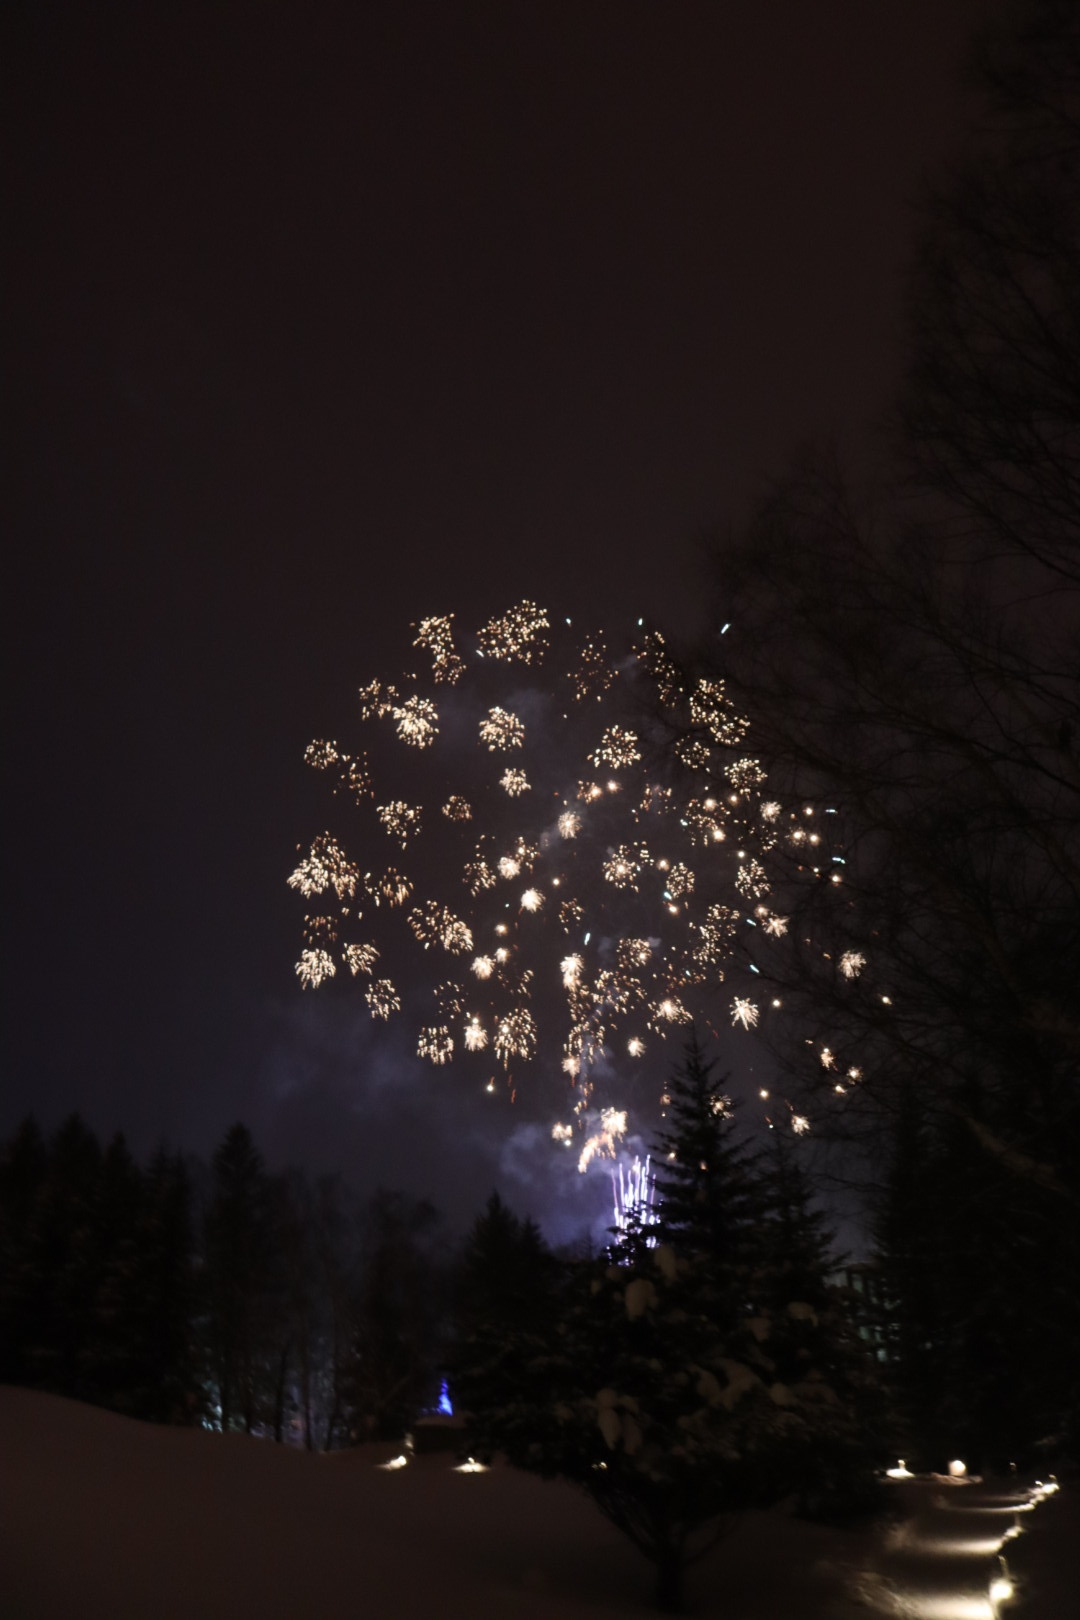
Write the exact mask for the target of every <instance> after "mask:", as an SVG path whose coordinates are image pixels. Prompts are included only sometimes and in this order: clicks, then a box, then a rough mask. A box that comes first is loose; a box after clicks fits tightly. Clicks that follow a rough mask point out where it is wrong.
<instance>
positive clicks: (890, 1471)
mask: <svg viewBox="0 0 1080 1620" xmlns="http://www.w3.org/2000/svg"><path fill="white" fill-rule="evenodd" d="M885 1473H886V1476H887V1478H889V1479H914V1478H915V1475H914V1474H913V1473H912V1472H911V1469H910V1468H909V1467H908V1466H907V1463H906V1462H905V1461H904V1459H903V1457H900V1458H899V1459H898V1460H897V1464H896V1467H895V1468H886V1470H885Z"/></svg>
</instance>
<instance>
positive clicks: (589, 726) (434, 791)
mask: <svg viewBox="0 0 1080 1620" xmlns="http://www.w3.org/2000/svg"><path fill="white" fill-rule="evenodd" d="M413 646H414V648H416V649H419V650H420V651H421V652H423V653H425V654H426V655H427V658H428V659H429V660H430V671H429V672H428V673H426V674H423V675H417V674H408V675H399V676H398V677H397V678H396V679H395V681H394V682H392V683H391V682H386V681H382V680H380V679H376V680H372V681H370V682H369V683H368V685H367V686H365V687H363V688H362V689H361V691H360V722H361V725H362V727H363V731H364V735H363V739H362V740H363V743H364V748H363V750H359V749H356V750H353V751H352V752H351V753H345V752H344V751H343V750H342V748H341V747H340V746H339V744H338V743H337V742H331V741H317V742H313V743H312V744H311V745H310V746H309V748H308V750H307V755H306V758H307V763H308V764H309V765H310V766H311V768H312V769H314V770H316V771H318V772H320V773H321V774H323V775H324V776H325V777H327V778H328V779H329V781H330V782H331V783H332V784H333V786H334V790H335V791H337V790H338V789H339V788H340V787H342V786H345V787H347V788H349V790H350V797H351V799H352V800H353V801H354V806H355V807H354V808H353V809H352V810H351V811H350V814H351V815H352V816H353V817H354V818H355V824H354V825H353V827H352V828H351V830H350V831H349V832H348V833H347V834H346V833H345V832H344V831H342V832H341V834H340V840H341V841H339V837H338V836H337V835H336V834H331V833H329V832H327V833H324V834H322V835H320V837H318V838H316V839H315V841H314V842H313V843H312V844H311V846H310V848H309V849H307V850H306V851H302V852H301V857H300V859H299V862H298V864H297V866H296V869H295V870H294V872H293V873H292V875H291V876H290V878H289V880H288V881H289V883H290V885H291V886H292V887H293V888H294V889H295V890H297V891H298V893H299V894H300V895H301V896H303V898H304V899H305V900H309V899H311V898H313V897H316V898H317V907H315V908H313V910H317V911H318V915H317V916H315V917H309V919H308V926H307V929H306V932H305V938H304V945H305V948H304V950H303V952H302V954H301V956H300V959H299V961H298V963H297V967H296V971H297V974H298V976H299V978H300V980H301V983H302V984H303V985H304V986H305V987H308V988H315V987H317V986H320V985H323V984H326V983H327V982H328V981H330V980H331V979H333V978H334V977H335V975H336V974H337V971H338V968H339V967H343V968H344V969H345V970H346V974H345V977H346V978H356V977H360V978H362V979H363V980H364V981H366V983H365V987H364V990H363V995H364V998H365V1000H366V1003H367V1007H368V1009H369V1011H370V1013H371V1016H372V1018H374V1019H377V1020H384V1019H391V1018H397V1017H401V1018H406V1019H408V1020H409V1021H410V1023H411V1024H412V1028H413V1032H414V1033H413V1039H414V1041H415V1044H416V1050H417V1052H418V1054H419V1056H420V1057H421V1058H423V1059H425V1060H426V1061H428V1062H430V1063H432V1064H435V1065H438V1066H442V1065H445V1064H448V1063H450V1062H454V1063H464V1064H474V1065H479V1066H480V1067H481V1069H482V1071H483V1077H484V1079H485V1080H487V1081H488V1089H490V1088H491V1067H492V1061H493V1060H494V1062H495V1063H496V1065H498V1066H501V1067H502V1068H503V1069H504V1070H506V1071H507V1073H508V1074H511V1072H512V1074H513V1076H514V1078H513V1082H512V1083H513V1084H514V1085H515V1086H516V1085H517V1084H518V1082H519V1078H520V1074H521V1072H522V1071H524V1070H526V1069H529V1068H536V1069H538V1070H542V1071H543V1072H546V1073H547V1074H549V1075H561V1076H564V1077H567V1078H569V1080H570V1081H571V1082H572V1084H573V1085H574V1086H575V1087H576V1100H573V1099H572V1103H571V1109H572V1111H573V1112H575V1113H576V1116H577V1126H578V1128H579V1129H582V1130H584V1129H585V1125H584V1119H585V1115H586V1112H588V1113H589V1114H590V1117H591V1118H593V1119H594V1120H595V1119H596V1118H597V1117H599V1118H600V1119H601V1125H600V1126H599V1127H598V1128H597V1129H596V1130H595V1131H594V1132H593V1133H592V1135H591V1136H590V1137H589V1139H588V1141H587V1142H586V1146H585V1149H583V1156H584V1162H585V1163H588V1162H589V1161H590V1160H591V1159H592V1158H594V1157H596V1156H601V1157H602V1156H605V1155H611V1154H613V1153H614V1145H615V1142H616V1141H617V1140H618V1137H619V1135H620V1130H619V1129H618V1127H619V1124H620V1121H621V1130H622V1131H625V1116H624V1115H623V1114H622V1112H621V1110H619V1109H609V1110H607V1111H606V1112H604V1113H602V1114H601V1115H600V1116H596V1115H595V1114H592V1113H591V1110H588V1109H587V1108H586V1105H587V1103H588V1100H589V1097H590V1095H591V1093H592V1090H593V1086H594V1071H595V1070H596V1067H597V1063H598V1060H599V1059H600V1058H601V1057H602V1056H603V1055H604V1053H605V1050H607V1051H609V1052H611V1053H615V1052H618V1053H619V1054H620V1055H621V1056H622V1057H623V1059H624V1060H626V1059H629V1060H637V1059H640V1058H641V1057H642V1056H643V1055H644V1054H645V1053H646V1051H647V1050H650V1049H655V1048H656V1047H657V1045H658V1043H659V1042H661V1041H663V1040H665V1039H669V1038H670V1037H672V1036H673V1035H674V1036H676V1038H677V1037H678V1035H679V1033H680V1031H682V1030H683V1029H685V1027H686V1026H687V1025H689V1024H690V1023H691V1021H692V1020H693V1019H695V1018H697V1017H701V1018H702V1019H703V1020H704V1021H706V1022H708V1020H709V1018H717V1019H721V1020H723V1021H724V1022H727V1020H728V1019H730V1021H731V1022H732V1023H734V1024H735V1025H737V1026H739V1027H741V1028H743V1029H745V1030H750V1029H753V1028H754V1027H755V1026H756V1025H757V1024H758V1021H759V1019H763V1018H764V1016H765V1013H764V1011H763V1010H762V1009H761V1008H760V1007H759V1004H758V1002H757V1001H756V1000H755V999H753V998H752V997H751V995H750V994H749V993H744V987H743V986H741V985H739V984H736V985H735V986H734V987H733V988H734V989H735V990H737V991H738V992H739V993H738V994H736V996H735V999H734V1000H732V999H731V995H732V988H729V989H728V991H727V999H726V1002H725V1001H724V1000H722V999H721V992H720V991H719V987H720V986H721V985H722V984H723V983H724V981H725V979H726V978H727V977H729V976H730V975H733V974H734V975H737V974H738V973H739V971H740V970H741V967H745V965H746V951H745V949H744V947H743V943H742V942H743V941H744V940H745V938H746V937H747V936H746V930H747V929H748V928H749V930H750V931H751V932H753V931H754V930H757V932H758V935H759V937H760V935H761V933H764V934H765V935H769V936H773V937H774V938H776V939H779V938H780V937H781V936H782V935H783V933H784V931H785V929H786V926H787V924H786V919H785V918H783V917H780V916H777V915H776V914H775V913H773V912H772V911H771V910H770V908H769V906H768V905H767V904H765V903H764V897H765V896H767V895H769V893H770V869H769V864H768V863H769V860H770V859H771V857H770V855H769V851H771V850H772V849H773V848H774V846H775V845H777V844H778V842H780V841H781V840H782V835H783V833H784V831H785V828H784V825H783V823H784V821H785V818H786V812H785V810H784V808H783V807H782V805H781V803H780V801H779V800H777V799H775V798H770V799H766V798H765V797H764V792H765V786H766V781H765V771H764V769H763V767H762V766H761V764H760V763H759V762H758V761H757V760H755V759H753V758H751V757H749V756H748V755H747V754H746V746H747V744H746V738H747V733H748V726H747V723H746V721H745V719H744V718H743V717H742V716H741V715H739V714H738V713H737V712H736V711H735V710H734V708H733V707H732V705H731V703H730V701H729V699H728V697H727V694H726V692H725V691H724V688H723V685H722V683H721V682H718V681H705V680H697V681H695V680H693V679H684V678H683V676H682V674H681V673H680V671H679V669H678V667H677V665H676V663H675V661H674V660H673V659H672V658H671V657H670V655H669V653H668V651H667V649H666V647H665V645H664V642H663V639H662V637H660V636H659V635H658V634H656V633H655V632H654V633H650V634H647V635H644V636H643V637H642V638H641V639H640V640H639V642H638V644H637V645H636V646H635V647H633V648H632V649H630V650H629V651H624V652H623V653H622V654H621V655H620V656H619V657H618V658H616V657H615V656H614V654H613V653H612V652H610V651H609V650H608V648H607V645H606V643H605V641H604V639H603V637H602V636H601V635H599V634H598V633H596V632H593V633H591V634H587V635H585V636H584V637H581V636H578V635H577V634H576V633H575V632H574V631H573V629H572V628H571V627H569V624H567V626H566V627H563V626H559V627H558V630H557V632H556V631H553V627H552V621H551V619H550V617H549V615H548V613H547V612H546V611H545V610H544V609H542V608H540V607H538V606H537V605H536V604H535V603H532V602H522V603H520V604H518V606H516V607H514V608H511V609H510V610H509V611H508V612H507V613H505V614H503V615H501V616H500V617H497V618H494V619H492V620H490V621H489V622H488V623H487V624H485V625H484V626H483V627H482V628H481V629H480V630H479V631H478V632H477V633H476V635H475V636H474V637H472V638H470V637H469V636H467V635H459V634H457V633H456V631H455V626H454V624H453V622H452V621H451V619H450V618H449V617H443V618H439V617H431V618H426V619H423V620H421V621H420V622H419V624H418V625H417V626H416V627H415V639H414V641H413ZM676 740H677V741H678V746H677V747H673V746H672V744H673V742H674V741H676ZM507 755H510V756H511V757H512V758H513V761H514V763H513V764H512V765H510V764H509V763H508V760H507ZM373 784H374V787H373ZM376 801H377V802H376ZM798 830H800V831H801V830H802V829H801V827H800V828H799V829H798ZM388 836H389V837H390V838H391V839H393V840H394V841H396V843H397V844H398V845H399V846H400V849H401V850H402V852H403V853H402V856H401V857H400V858H401V859H402V860H404V858H405V852H406V851H407V854H408V870H407V871H403V870H399V869H398V868H397V867H393V866H391V867H384V866H381V865H373V866H372V869H371V870H368V871H365V870H364V864H363V863H366V862H370V861H373V860H374V861H378V859H379V857H378V853H377V852H378V849H379V845H380V840H381V841H382V843H383V845H384V846H385V841H386V839H387V837H388ZM346 845H347V846H348V849H349V850H350V851H355V854H356V857H357V858H354V855H353V854H352V853H347V849H346ZM785 847H787V846H785ZM358 898H359V900H360V901H362V902H363V904H364V906H365V908H366V907H367V905H368V904H369V903H370V906H371V907H372V908H373V911H369V912H368V914H367V917H366V919H365V921H366V924H367V925H368V926H365V921H362V912H361V909H360V906H358V904H357V900H358ZM334 900H336V901H337V912H336V914H335V915H327V914H326V913H328V912H333V911H334V904H333V902H334ZM328 902H329V904H328ZM755 903H756V905H755ZM373 916H374V918H375V922H376V923H377V926H376V927H374V928H373V927H371V926H370V924H371V922H372V917H373ZM417 950H418V951H419V956H417V955H416V954H415V953H416V952H417ZM863 960H864V959H863V958H862V957H861V956H859V955H858V954H857V953H855V952H849V953H848V955H847V956H846V957H845V958H844V959H843V960H842V961H841V962H840V971H841V973H842V974H843V975H844V976H845V977H851V978H854V977H856V976H857V975H858V973H859V971H860V970H861V968H862V966H863ZM431 962H435V963H442V964H446V966H444V967H443V970H442V973H441V974H440V973H439V971H438V968H437V967H436V970H435V973H434V975H431V974H430V968H429V967H428V966H426V964H429V963H431ZM376 963H378V964H379V970H380V971H381V972H389V973H392V974H393V976H394V977H393V980H391V979H390V978H389V977H384V978H379V979H375V978H373V974H374V971H375V967H376ZM448 970H449V971H450V972H455V971H456V972H459V973H460V975H461V977H462V978H463V980H464V981H465V983H464V984H459V983H457V982H456V981H451V982H447V981H446V979H445V974H446V972H447V971H448ZM425 985H426V988H425ZM395 986H397V987H401V988H395ZM725 1005H726V1007H727V1009H728V1012H727V1014H726V1016H725V1013H724V1007H725ZM616 1037H618V1043H617V1045H615V1044H613V1043H614V1042H615V1040H616ZM497 1072H498V1070H496V1073H497ZM559 1083H560V1084H561V1085H565V1083H566V1082H565V1079H562V1080H560V1082H559ZM604 1122H606V1123H604Z"/></svg>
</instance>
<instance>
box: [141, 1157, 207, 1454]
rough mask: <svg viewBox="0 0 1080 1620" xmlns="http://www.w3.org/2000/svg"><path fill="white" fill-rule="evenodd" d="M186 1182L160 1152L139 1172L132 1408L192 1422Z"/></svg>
mask: <svg viewBox="0 0 1080 1620" xmlns="http://www.w3.org/2000/svg"><path fill="white" fill-rule="evenodd" d="M192 1249H193V1230H192V1217H191V1183H190V1179H189V1177H188V1173H187V1170H186V1169H185V1167H184V1163H183V1160H182V1159H181V1158H180V1157H179V1156H178V1155H177V1156H175V1157H174V1156H172V1155H170V1154H167V1153H164V1152H161V1153H158V1154H157V1155H156V1156H155V1158H154V1159H153V1161H152V1163H151V1165H150V1168H149V1170H148V1172H147V1174H146V1177H145V1194H144V1199H143V1216H142V1226H141V1229H140V1234H139V1257H138V1318H137V1325H136V1340H137V1343H138V1357H137V1366H136V1379H135V1384H134V1388H133V1391H132V1412H133V1414H134V1415H135V1416H136V1417H141V1418H146V1419H149V1420H150V1421H152V1422H156V1423H180V1424H187V1423H194V1422H195V1421H196V1420H197V1419H198V1417H199V1416H200V1414H201V1412H202V1409H203V1404H204V1403H203V1394H202V1390H201V1387H200V1383H199V1374H198V1369H197V1366H196V1346H195V1336H194V1314H195V1271H194V1265H193V1259H192Z"/></svg>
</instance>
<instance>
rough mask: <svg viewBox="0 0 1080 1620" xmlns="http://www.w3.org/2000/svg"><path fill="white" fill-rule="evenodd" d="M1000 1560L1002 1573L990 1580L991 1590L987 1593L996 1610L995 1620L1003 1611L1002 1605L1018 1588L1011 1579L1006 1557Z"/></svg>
mask: <svg viewBox="0 0 1080 1620" xmlns="http://www.w3.org/2000/svg"><path fill="white" fill-rule="evenodd" d="M999 1562H1000V1564H1001V1574H1000V1575H995V1576H994V1579H993V1580H992V1581H991V1582H990V1590H989V1591H988V1593H987V1597H988V1598H989V1599H990V1607H991V1609H992V1610H993V1612H994V1620H997V1616H998V1615H999V1614H1000V1612H1001V1605H1002V1604H1003V1603H1008V1601H1009V1599H1010V1598H1012V1597H1015V1595H1016V1588H1015V1587H1014V1586H1013V1583H1012V1581H1011V1580H1010V1579H1009V1569H1008V1565H1007V1564H1006V1562H1005V1560H1004V1558H1002V1559H1000V1560H999Z"/></svg>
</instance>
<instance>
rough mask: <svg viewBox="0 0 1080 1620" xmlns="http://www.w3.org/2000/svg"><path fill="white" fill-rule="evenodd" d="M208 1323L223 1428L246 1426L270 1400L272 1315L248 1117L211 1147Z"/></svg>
mask: <svg viewBox="0 0 1080 1620" xmlns="http://www.w3.org/2000/svg"><path fill="white" fill-rule="evenodd" d="M204 1239H205V1257H204V1267H203V1311H204V1317H203V1327H204V1333H205V1351H206V1355H207V1363H208V1372H209V1376H210V1379H211V1381H212V1382H213V1385H214V1387H215V1388H216V1390H217V1398H218V1406H219V1408H220V1419H221V1427H222V1429H230V1428H233V1427H237V1426H238V1427H242V1428H243V1429H244V1430H246V1432H247V1433H249V1434H250V1433H251V1432H252V1430H253V1429H254V1428H255V1427H256V1426H257V1425H258V1424H259V1423H261V1422H262V1421H263V1420H264V1418H265V1417H266V1416H267V1414H268V1412H269V1411H270V1410H271V1409H272V1406H273V1382H272V1374H271V1370H270V1367H269V1365H268V1361H269V1358H268V1354H267V1348H268V1347H267V1334H266V1329H267V1319H268V1317H269V1315H270V1309H269V1302H270V1298H271V1294H272V1288H273V1263H274V1251H273V1225H272V1217H271V1191H270V1178H269V1177H268V1176H267V1174H266V1171H265V1169H264V1168H263V1162H262V1159H261V1157H260V1156H259V1154H258V1152H257V1151H256V1149H255V1144H254V1142H253V1141H252V1139H251V1133H250V1131H248V1129H247V1128H246V1126H244V1125H234V1126H233V1127H232V1128H231V1130H229V1131H228V1132H227V1133H226V1136H225V1138H224V1140H223V1142H222V1143H221V1146H220V1147H219V1148H218V1150H217V1152H216V1153H215V1154H214V1161H213V1189H212V1193H211V1199H210V1205H209V1208H208V1210H207V1213H206V1220H205V1228H204Z"/></svg>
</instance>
